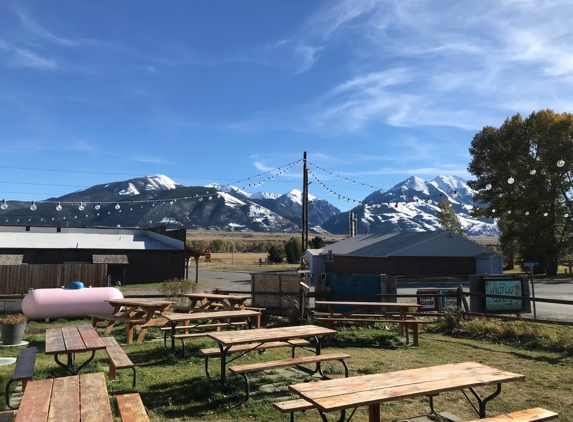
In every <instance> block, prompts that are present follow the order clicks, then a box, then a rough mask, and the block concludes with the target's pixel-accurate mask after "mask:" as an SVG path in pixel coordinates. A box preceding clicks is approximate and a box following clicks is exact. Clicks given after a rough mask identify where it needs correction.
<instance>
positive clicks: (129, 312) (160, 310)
mask: <svg viewBox="0 0 573 422" xmlns="http://www.w3.org/2000/svg"><path fill="white" fill-rule="evenodd" d="M105 302H108V303H109V304H110V305H111V306H113V307H114V311H113V315H107V314H93V315H90V317H91V323H92V326H93V327H94V328H97V326H98V323H100V322H105V323H107V325H106V329H105V334H109V333H111V331H112V330H113V327H114V326H115V323H116V322H121V323H125V324H126V326H127V344H131V343H132V342H133V332H134V330H136V329H137V330H140V331H139V335H138V336H137V342H138V343H141V342H142V341H143V339H144V338H145V335H146V334H147V329H148V328H149V327H154V326H157V325H163V324H165V319H164V318H163V315H164V314H166V313H167V311H168V310H169V307H170V306H171V305H172V304H174V303H175V302H172V301H169V300H153V299H139V298H124V299H109V300H106V301H105Z"/></svg>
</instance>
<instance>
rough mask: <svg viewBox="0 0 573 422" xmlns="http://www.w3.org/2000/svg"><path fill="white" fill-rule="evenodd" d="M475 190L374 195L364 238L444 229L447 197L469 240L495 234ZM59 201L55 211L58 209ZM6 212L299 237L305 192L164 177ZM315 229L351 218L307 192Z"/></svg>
mask: <svg viewBox="0 0 573 422" xmlns="http://www.w3.org/2000/svg"><path fill="white" fill-rule="evenodd" d="M475 193H476V192H475V191H473V190H472V189H471V188H469V187H468V185H467V183H466V182H465V181H464V180H463V179H461V178H459V177H455V176H438V177H436V178H435V179H433V180H432V181H430V182H427V181H425V180H423V179H420V178H418V177H410V178H408V179H406V180H404V181H403V182H401V183H398V184H397V185H396V186H394V187H393V188H392V189H390V190H388V191H377V192H373V193H372V194H370V195H369V196H367V197H366V198H364V200H363V201H362V204H361V205H359V206H357V207H355V208H354V209H353V210H352V212H353V213H355V214H356V215H357V220H358V221H357V232H358V233H365V232H368V233H390V232H408V231H432V230H441V227H440V225H439V223H438V219H437V218H436V210H437V209H438V207H437V206H438V204H439V202H440V201H441V200H442V199H443V198H447V199H448V200H449V201H450V203H451V204H452V207H453V208H454V210H455V211H456V213H457V215H458V217H459V218H460V220H461V223H462V226H463V228H464V229H465V230H466V232H467V234H468V235H469V236H497V235H498V228H497V224H496V223H495V221H493V220H488V219H473V218H472V217H471V215H470V211H471V209H472V208H473V207H474V206H475V204H474V202H473V199H472V198H473V196H474V195H475ZM58 202H59V203H60V204H61V210H59V211H58V210H57V209H56V206H55V204H57V203H58ZM8 205H9V206H8V208H7V209H6V210H1V209H0V222H1V223H2V224H34V225H74V226H88V227H91V226H107V227H110V226H111V227H116V226H118V225H120V226H122V227H150V226H157V225H167V226H168V227H172V228H189V229H194V228H213V229H218V230H231V229H232V228H234V230H235V231H239V230H242V231H276V232H292V233H296V232H300V230H301V217H302V192H301V191H300V190H297V189H293V190H291V191H290V192H287V193H285V194H282V195H279V194H274V193H269V192H264V193H258V194H253V195H251V194H249V193H247V192H246V191H244V190H242V189H240V188H237V187H235V186H232V185H217V184H210V185H207V186H189V187H187V186H183V185H180V184H178V183H176V182H174V181H173V180H171V179H170V178H169V177H167V176H164V175H159V174H157V175H154V176H146V177H141V178H135V179H130V180H126V181H121V182H113V183H107V184H101V185H96V186H93V187H91V188H88V189H83V190H81V191H77V192H73V193H70V194H66V195H63V196H61V197H59V198H50V199H48V200H46V201H38V202H37V203H36V205H37V209H36V210H34V211H32V210H31V209H30V203H29V202H23V201H9V202H8ZM308 210H309V227H310V231H312V232H314V233H325V231H326V232H330V233H333V234H346V233H348V232H349V222H348V213H346V212H345V213H341V212H340V210H339V209H338V208H336V207H335V206H333V205H332V204H330V203H329V202H328V201H326V200H323V199H319V198H317V197H315V196H313V195H309V206H308Z"/></svg>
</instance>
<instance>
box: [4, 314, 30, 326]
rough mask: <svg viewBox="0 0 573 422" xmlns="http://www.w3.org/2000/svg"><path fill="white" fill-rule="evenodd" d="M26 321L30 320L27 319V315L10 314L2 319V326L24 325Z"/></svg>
mask: <svg viewBox="0 0 573 422" xmlns="http://www.w3.org/2000/svg"><path fill="white" fill-rule="evenodd" d="M26 321H28V318H26V315H24V314H10V315H6V316H5V317H4V318H2V320H1V321H0V324H4V325H16V324H23V323H25V322H26Z"/></svg>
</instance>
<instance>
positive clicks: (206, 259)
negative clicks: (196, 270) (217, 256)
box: [205, 249, 211, 262]
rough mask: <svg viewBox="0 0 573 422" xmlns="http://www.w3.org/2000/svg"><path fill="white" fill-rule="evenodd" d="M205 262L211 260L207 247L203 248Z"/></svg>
mask: <svg viewBox="0 0 573 422" xmlns="http://www.w3.org/2000/svg"><path fill="white" fill-rule="evenodd" d="M205 262H211V253H210V252H209V249H205Z"/></svg>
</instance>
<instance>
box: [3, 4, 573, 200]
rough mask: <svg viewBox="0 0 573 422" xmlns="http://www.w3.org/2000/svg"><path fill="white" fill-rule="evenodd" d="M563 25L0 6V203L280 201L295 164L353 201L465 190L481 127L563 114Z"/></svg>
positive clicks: (428, 11) (507, 13)
mask: <svg viewBox="0 0 573 422" xmlns="http://www.w3.org/2000/svg"><path fill="white" fill-rule="evenodd" d="M571 16H573V3H572V2H571V1H529V0H508V1H502V0H481V1H479V2H468V1H464V2H457V1H418V0H408V1H395V0H389V1H375V0H368V1H366V0H364V1H361V0H343V1H337V0H328V1H302V0H300V1H298V0H297V1H267V0H257V1H254V0H242V1H236V0H228V1H224V0H213V1H169V2H166V1H142V0H140V1H137V2H133V1H129V2H128V1H82V2H78V1H57V2H46V1H25V0H20V1H4V2H1V3H0V152H1V154H2V157H3V160H2V163H1V164H0V198H5V199H6V200H13V199H19V200H26V201H28V200H29V201H32V200H36V201H39V200H41V199H46V198H48V197H52V196H59V195H63V194H65V193H69V192H71V191H74V190H78V189H82V188H86V187H90V186H93V185H96V184H100V183H107V182H112V181H118V180H126V179H129V178H133V177H139V176H145V175H151V174H157V173H159V174H165V175H167V176H169V177H171V178H172V179H173V180H175V181H176V182H178V183H181V184H183V185H186V186H199V185H205V184H208V183H219V184H232V185H235V186H238V187H240V188H243V187H244V188H245V189H246V190H247V191H248V192H251V193H254V192H257V191H271V192H277V193H285V192H288V191H289V190H291V189H293V188H296V189H302V180H301V174H302V168H301V165H300V164H297V165H296V166H294V167H293V168H291V169H290V170H289V171H288V172H286V173H285V172H284V168H285V166H287V165H288V164H290V163H294V162H297V161H298V160H299V159H301V158H302V154H303V152H304V151H306V152H307V156H308V162H309V163H310V170H311V172H313V173H314V174H316V175H317V176H318V177H319V178H320V180H321V183H324V184H325V186H326V187H328V188H329V189H331V190H332V191H334V192H336V193H337V194H341V195H342V196H343V197H346V198H350V199H356V200H362V199H363V198H364V197H366V196H367V195H368V194H370V193H371V189H370V186H373V187H374V188H375V189H389V188H391V187H392V186H393V185H394V184H396V183H397V182H400V181H402V180H404V179H405V178H407V177H409V176H419V177H421V178H424V179H426V180H431V179H433V178H434V177H435V176H437V175H458V176H461V177H463V178H466V179H468V178H471V177H470V175H468V174H467V171H466V168H467V165H468V163H469V161H470V155H469V152H468V148H469V146H470V142H471V140H472V138H473V136H474V135H475V133H476V132H478V131H479V130H481V129H482V128H483V127H484V126H486V125H492V126H496V127H498V126H500V125H501V124H502V123H503V120H504V119H505V118H506V117H508V116H512V115H514V114H516V113H521V114H522V115H524V116H526V115H529V114H530V113H531V112H533V111H536V110H540V109H544V108H551V109H553V110H555V111H556V112H560V113H562V112H572V111H573V107H572V101H573V100H572V98H573V95H572V94H573V47H572V46H573V36H572V29H571V28H572V26H571V23H570V18H571ZM317 167H318V168H320V169H325V170H326V171H325V172H322V170H318V168H317ZM279 168H281V170H279ZM330 172H332V173H333V174H332V176H331V175H330ZM279 173H281V174H279ZM270 175H273V176H274V179H273V180H270V179H268V177H269V176H270ZM335 176H340V178H338V177H335ZM249 178H250V179H251V180H248V179H249ZM345 178H348V179H349V182H344V179H345ZM257 180H266V183H265V184H263V185H260V186H254V185H255V184H256V181H257ZM310 180H311V181H313V179H312V177H311V178H310ZM351 180H354V181H355V182H356V183H355V184H352V183H351V182H350V181H351ZM250 183H251V184H252V186H249V184H250ZM362 184H364V185H365V186H364V187H362ZM309 191H310V193H311V194H313V195H315V196H318V197H320V198H324V199H327V200H329V201H330V202H332V203H333V204H334V205H335V206H337V207H338V208H340V209H342V210H348V209H350V208H352V206H353V205H352V204H351V203H347V202H345V201H342V200H337V197H336V196H333V195H332V194H331V193H329V192H327V191H326V190H325V189H324V188H322V187H321V186H320V184H319V183H317V182H313V184H311V185H310V187H309Z"/></svg>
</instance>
